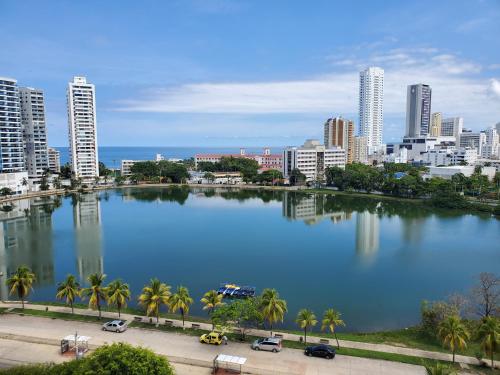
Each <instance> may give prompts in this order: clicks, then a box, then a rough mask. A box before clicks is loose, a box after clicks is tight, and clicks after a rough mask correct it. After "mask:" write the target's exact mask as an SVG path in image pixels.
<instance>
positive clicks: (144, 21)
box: [0, 0, 500, 146]
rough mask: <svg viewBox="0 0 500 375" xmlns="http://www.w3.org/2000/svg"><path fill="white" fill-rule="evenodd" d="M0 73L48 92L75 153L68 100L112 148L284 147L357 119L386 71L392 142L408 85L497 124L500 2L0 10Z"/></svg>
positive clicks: (24, 6) (209, 1)
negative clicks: (83, 106)
mask: <svg viewBox="0 0 500 375" xmlns="http://www.w3.org/2000/svg"><path fill="white" fill-rule="evenodd" d="M0 14H2V22H1V23H0V32H1V35H2V36H3V37H2V50H1V53H0V76H7V77H12V78H16V79H17V80H18V82H19V84H20V85H22V86H32V87H37V88H41V89H43V90H44V91H45V95H46V107H47V122H48V127H49V143H50V144H51V145H54V146H66V145H67V120H66V98H65V90H66V86H67V83H68V81H69V80H70V79H71V78H72V76H74V75H85V76H87V78H88V80H89V81H90V82H92V83H94V84H95V85H96V88H97V110H98V113H97V117H98V136H99V143H100V144H101V145H107V146H263V145H271V146H282V145H295V144H300V143H302V142H303V140H304V139H305V138H321V135H322V124H323V122H324V121H325V119H326V118H328V117H330V116H338V115H342V116H344V117H348V118H352V119H354V121H355V123H356V124H357V122H358V74H359V71H360V70H361V69H363V68H365V67H367V66H371V65H373V66H380V67H382V68H384V69H385V104H384V117H385V118H384V141H386V142H389V141H395V140H399V139H400V138H401V136H402V135H403V132H404V127H405V126H404V116H405V101H406V86H407V85H408V84H412V83H420V82H422V83H427V84H430V85H431V87H432V89H433V92H432V95H433V97H432V110H433V111H441V112H443V114H444V116H462V117H464V125H465V127H468V128H472V129H475V130H478V129H483V128H486V127H488V126H491V125H493V124H495V123H497V122H499V121H500V37H499V35H500V22H499V19H500V1H499V0H464V1H457V0H454V1H437V0H435V1H427V0H422V1H414V2H412V3H410V2H401V1H383V2H382V1H380V2H375V1H364V2H362V1H349V2H348V1H342V2H334V1H329V0H325V1H320V0H312V1H288V0H287V1H285V0H273V1H269V0H262V1H259V0H254V1H250V0H249V1H246V0H241V1H237V0H235V1H230V0H170V1H147V0H146V1H106V2H103V1H97V0H95V1H91V0H86V1H69V0H68V1H57V0H54V1H51V2H42V1H32V0H23V1H8V0H0Z"/></svg>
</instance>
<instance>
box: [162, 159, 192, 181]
mask: <svg viewBox="0 0 500 375" xmlns="http://www.w3.org/2000/svg"><path fill="white" fill-rule="evenodd" d="M158 169H159V173H160V176H161V177H162V178H163V179H164V180H165V182H173V183H184V182H185V181H186V179H188V178H189V172H188V170H187V168H186V166H185V165H184V164H182V163H173V162H170V161H167V160H162V161H160V162H159V163H158Z"/></svg>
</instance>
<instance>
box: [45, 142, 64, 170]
mask: <svg viewBox="0 0 500 375" xmlns="http://www.w3.org/2000/svg"><path fill="white" fill-rule="evenodd" d="M47 153H48V155H49V171H51V172H52V173H57V174H59V173H60V172H61V153H60V152H59V151H58V150H56V149H55V148H53V147H48V148H47Z"/></svg>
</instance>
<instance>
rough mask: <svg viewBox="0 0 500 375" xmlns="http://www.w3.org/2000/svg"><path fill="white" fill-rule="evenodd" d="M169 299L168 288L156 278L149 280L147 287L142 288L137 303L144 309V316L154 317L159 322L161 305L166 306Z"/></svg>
mask: <svg viewBox="0 0 500 375" xmlns="http://www.w3.org/2000/svg"><path fill="white" fill-rule="evenodd" d="M169 299H170V286H169V285H167V284H165V283H162V282H161V281H160V280H158V279H157V278H154V279H151V281H150V282H149V285H146V286H145V287H144V288H142V294H141V295H140V296H139V303H140V304H141V305H143V306H145V307H146V314H147V315H148V316H151V315H152V314H153V315H154V316H156V322H157V323H158V322H159V321H160V318H159V315H160V307H161V305H168V303H169Z"/></svg>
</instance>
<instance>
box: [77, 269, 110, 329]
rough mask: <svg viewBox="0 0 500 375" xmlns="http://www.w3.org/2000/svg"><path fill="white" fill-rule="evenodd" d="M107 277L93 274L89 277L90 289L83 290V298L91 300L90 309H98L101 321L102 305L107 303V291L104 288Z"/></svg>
mask: <svg viewBox="0 0 500 375" xmlns="http://www.w3.org/2000/svg"><path fill="white" fill-rule="evenodd" d="M105 278H106V275H104V274H102V273H93V274H91V275H89V277H88V278H87V281H88V282H89V284H90V287H88V288H83V289H82V293H81V295H82V297H83V298H88V299H89V308H91V309H92V310H95V309H97V310H98V311H99V319H101V303H102V302H103V301H106V298H107V296H108V295H107V293H108V291H107V289H106V287H105V286H104V279H105Z"/></svg>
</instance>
